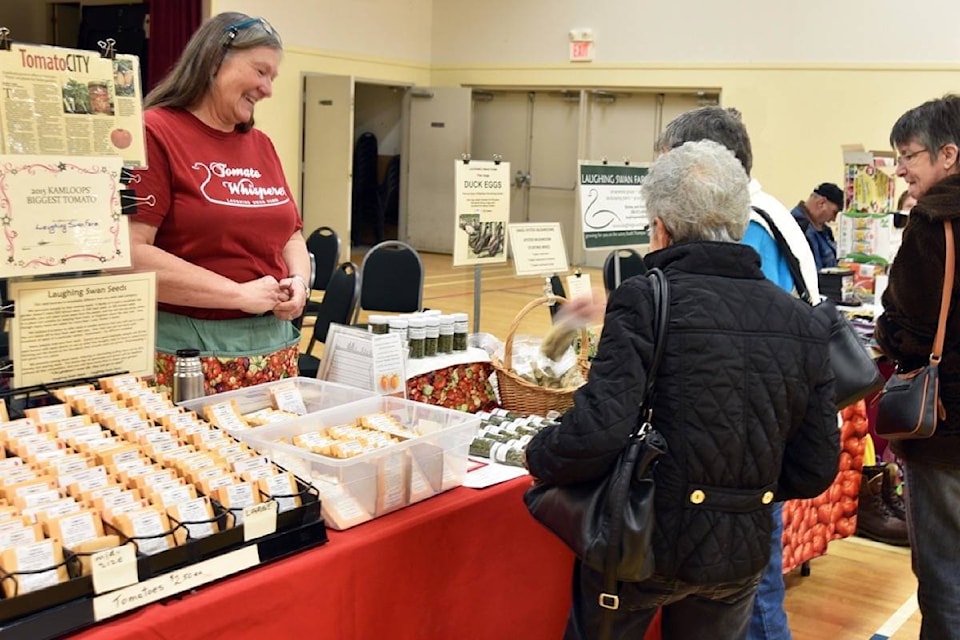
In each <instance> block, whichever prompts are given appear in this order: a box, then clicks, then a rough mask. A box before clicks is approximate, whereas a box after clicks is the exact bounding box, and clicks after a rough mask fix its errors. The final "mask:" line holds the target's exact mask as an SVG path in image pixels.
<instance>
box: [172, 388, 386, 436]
mask: <svg viewBox="0 0 960 640" xmlns="http://www.w3.org/2000/svg"><path fill="white" fill-rule="evenodd" d="M288 384H293V385H295V386H296V388H297V390H298V391H299V392H300V396H301V397H302V398H303V404H304V406H305V407H306V409H307V414H308V415H309V414H311V413H315V412H317V411H321V410H323V409H329V408H330V407H336V406H339V405H343V404H348V403H350V402H356V401H358V400H363V399H365V398H371V397H374V396H375V395H376V394H375V393H374V392H372V391H364V390H362V389H356V388H354V387H348V386H346V385H343V384H338V383H336V382H325V381H323V380H317V379H316V378H304V377H302V376H298V377H296V378H284V379H283V380H276V381H274V382H265V383H263V384H258V385H255V386H253V387H246V388H244V389H236V390H234V391H225V392H223V393H217V394H214V395H210V396H204V397H202V398H197V399H195V400H187V401H186V402H180V403H178V404H179V406H181V407H183V408H184V409H186V410H187V411H194V412H196V413H197V414H198V415H203V408H204V407H208V406H211V405H214V404H219V403H221V402H229V401H231V400H234V401H236V403H237V410H238V411H239V412H240V414H241V415H243V414H247V413H253V412H254V411H259V410H260V409H266V408H267V407H270V406H272V405H271V402H270V400H271V398H270V388H271V387H276V386H278V385H288ZM259 428H262V427H254V429H259ZM234 435H236V433H234Z"/></svg>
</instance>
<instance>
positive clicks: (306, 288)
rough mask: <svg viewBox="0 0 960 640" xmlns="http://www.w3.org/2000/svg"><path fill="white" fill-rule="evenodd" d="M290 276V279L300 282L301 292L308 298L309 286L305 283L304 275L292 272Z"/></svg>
mask: <svg viewBox="0 0 960 640" xmlns="http://www.w3.org/2000/svg"><path fill="white" fill-rule="evenodd" d="M290 278H291V279H292V280H296V281H297V282H299V283H300V284H302V285H303V294H304V295H305V296H306V297H308V298H309V297H310V286H309V285H308V284H307V279H306V278H304V277H303V276H302V275H300V274H299V273H294V274H293V275H291V276H290Z"/></svg>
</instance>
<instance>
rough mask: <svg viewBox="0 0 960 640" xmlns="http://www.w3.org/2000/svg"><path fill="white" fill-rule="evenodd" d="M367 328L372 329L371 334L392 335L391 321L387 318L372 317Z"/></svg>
mask: <svg viewBox="0 0 960 640" xmlns="http://www.w3.org/2000/svg"><path fill="white" fill-rule="evenodd" d="M367 326H368V327H370V333H376V334H377V335H380V334H384V333H390V320H389V319H388V318H387V316H370V317H369V318H367Z"/></svg>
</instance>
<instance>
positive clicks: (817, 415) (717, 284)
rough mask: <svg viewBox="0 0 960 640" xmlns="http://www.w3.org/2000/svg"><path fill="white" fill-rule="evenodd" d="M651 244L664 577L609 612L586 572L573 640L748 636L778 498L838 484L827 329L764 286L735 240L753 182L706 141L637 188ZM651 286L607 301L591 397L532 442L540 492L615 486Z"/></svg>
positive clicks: (649, 347) (647, 337) (650, 322)
mask: <svg viewBox="0 0 960 640" xmlns="http://www.w3.org/2000/svg"><path fill="white" fill-rule="evenodd" d="M643 192H644V196H645V197H646V205H647V215H648V216H649V218H650V222H651V227H652V239H651V242H650V248H651V249H653V252H652V253H649V254H648V255H647V256H646V258H645V262H646V264H647V266H648V267H651V268H653V267H659V268H660V269H662V270H663V272H664V274H665V275H666V277H667V281H668V282H669V287H670V296H669V297H670V311H669V312H670V319H669V323H668V328H667V332H666V342H665V348H664V352H663V361H662V362H661V364H660V368H659V371H658V375H657V378H656V385H655V389H654V405H653V408H654V410H653V426H654V428H656V429H657V430H658V431H659V432H660V433H661V434H662V435H663V437H664V438H665V439H666V441H667V445H668V449H667V453H666V454H665V455H663V456H661V457H660V458H659V460H658V462H657V467H656V470H655V474H654V481H655V483H656V499H655V504H656V529H655V531H654V532H653V548H654V557H655V565H656V569H655V573H654V574H653V576H652V577H650V578H649V579H647V580H645V581H643V582H636V583H621V584H620V585H619V594H618V595H619V608H618V609H617V610H615V611H611V610H608V609H604V608H603V607H602V606H601V605H600V603H599V601H598V596H599V594H600V593H601V591H602V590H603V589H602V588H603V580H602V575H601V574H600V573H598V572H596V571H593V570H591V569H590V568H588V567H586V566H582V565H580V564H579V563H578V564H577V565H576V568H575V571H574V578H573V608H572V610H571V613H570V617H569V621H568V624H567V632H566V636H565V637H566V638H567V639H569V640H573V639H576V638H597V637H602V636H601V632H600V630H601V628H602V627H603V626H604V625H609V627H608V628H609V630H610V631H611V634H610V636H609V637H611V638H623V639H626V638H642V637H643V634H644V632H645V630H646V628H647V626H648V625H649V624H650V621H651V620H652V618H653V616H654V614H655V612H656V610H657V608H658V607H660V606H662V607H663V630H664V637H665V638H725V639H729V640H734V639H737V638H744V637H745V636H746V633H747V628H748V624H749V621H750V614H751V611H752V610H753V601H754V594H755V592H756V589H757V583H758V581H759V579H760V575H761V572H762V570H763V568H764V566H766V564H767V559H768V558H769V556H770V533H771V530H772V528H773V520H772V518H771V507H772V506H773V503H774V501H775V500H778V501H779V500H785V499H788V498H796V497H812V496H816V495H818V494H819V493H821V492H822V491H823V490H824V489H826V487H827V486H828V485H829V484H830V482H831V481H832V480H833V478H834V476H835V475H836V473H837V465H838V459H839V449H840V442H839V432H838V429H837V419H836V407H835V406H834V403H833V373H832V371H831V369H830V363H829V356H828V352H827V336H828V334H829V330H830V328H829V326H828V321H827V319H826V318H824V317H823V316H819V315H817V314H815V313H814V311H813V308H812V307H810V306H809V305H808V304H806V303H803V302H801V301H800V300H798V299H796V298H794V297H793V296H791V295H790V294H788V293H787V292H785V291H783V290H782V289H780V288H779V287H778V286H777V285H775V284H774V283H772V282H770V281H769V280H767V279H766V278H765V277H764V275H763V272H762V271H761V270H760V257H759V255H758V254H757V252H756V251H754V250H753V249H752V248H751V247H748V246H746V245H743V244H741V243H740V240H741V238H742V237H743V234H744V231H745V229H746V228H747V223H748V222H749V215H750V194H749V190H748V187H747V175H746V173H745V171H744V169H743V166H742V165H741V164H740V161H739V160H737V159H736V158H735V157H734V155H733V153H732V152H730V151H729V150H728V149H726V148H725V147H723V146H721V145H719V144H717V143H716V142H712V141H707V140H704V141H700V142H687V143H684V144H683V145H680V146H678V147H676V148H674V149H673V150H671V151H668V152H667V153H665V154H663V155H662V156H660V157H659V158H658V159H657V161H656V162H655V163H654V164H653V166H652V167H651V169H650V172H649V174H648V175H647V177H646V181H645V182H644V185H643ZM652 296H653V294H652V286H651V283H650V282H649V281H648V279H647V278H642V277H635V278H630V279H628V280H627V281H625V282H624V283H623V284H622V285H620V287H619V288H618V289H617V290H616V291H614V292H613V294H612V295H611V296H610V300H609V302H608V303H607V310H606V316H605V318H604V326H603V334H602V336H601V338H600V344H599V347H598V351H597V357H596V359H595V360H594V361H593V365H592V367H591V370H590V377H589V380H588V381H587V384H586V385H584V386H583V387H581V388H580V389H579V390H578V391H577V393H576V395H575V396H574V401H575V405H574V407H573V408H572V409H570V410H569V411H567V413H566V414H565V415H564V416H563V418H562V420H561V422H560V424H559V425H557V426H556V427H548V428H546V429H544V430H543V431H541V432H540V433H539V434H538V435H537V436H535V437H534V438H533V440H532V441H531V442H530V443H529V445H528V446H527V465H528V467H529V469H530V472H531V474H533V475H534V476H535V477H537V478H538V479H539V480H540V481H542V482H547V483H551V484H557V485H566V484H575V483H579V482H587V481H590V480H594V479H597V478H600V477H602V476H603V475H604V474H606V473H609V472H610V470H611V467H612V465H613V464H614V461H615V460H616V458H617V456H618V454H619V452H620V450H621V449H622V448H623V447H624V445H625V444H626V440H627V437H628V436H629V434H630V432H631V429H632V428H633V427H634V425H635V424H636V421H637V417H638V413H639V409H640V406H639V405H640V401H641V397H642V395H643V390H644V386H645V383H646V382H645V381H646V379H647V370H648V367H649V366H650V362H651V359H652V353H653V347H654V336H653V330H654V315H653V311H652V309H651V306H652V300H653V297H652Z"/></svg>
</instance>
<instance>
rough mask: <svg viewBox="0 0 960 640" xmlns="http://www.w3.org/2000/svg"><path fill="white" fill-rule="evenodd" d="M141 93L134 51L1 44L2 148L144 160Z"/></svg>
mask: <svg viewBox="0 0 960 640" xmlns="http://www.w3.org/2000/svg"><path fill="white" fill-rule="evenodd" d="M141 93H142V91H141V87H140V62H139V59H138V58H137V57H136V56H129V55H117V57H116V59H115V60H110V59H108V58H102V57H100V55H99V54H97V53H96V52H95V51H86V50H82V49H64V48H61V47H48V46H38V45H25V44H20V43H14V45H13V46H12V47H11V49H10V51H0V141H2V143H3V144H2V146H0V151H2V152H3V153H9V154H25V153H27V154H35V155H57V156H112V155H119V156H120V157H121V158H123V164H124V165H126V166H129V167H145V166H146V163H147V154H146V145H145V144H144V132H143V107H142V100H141V98H142V95H141Z"/></svg>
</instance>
